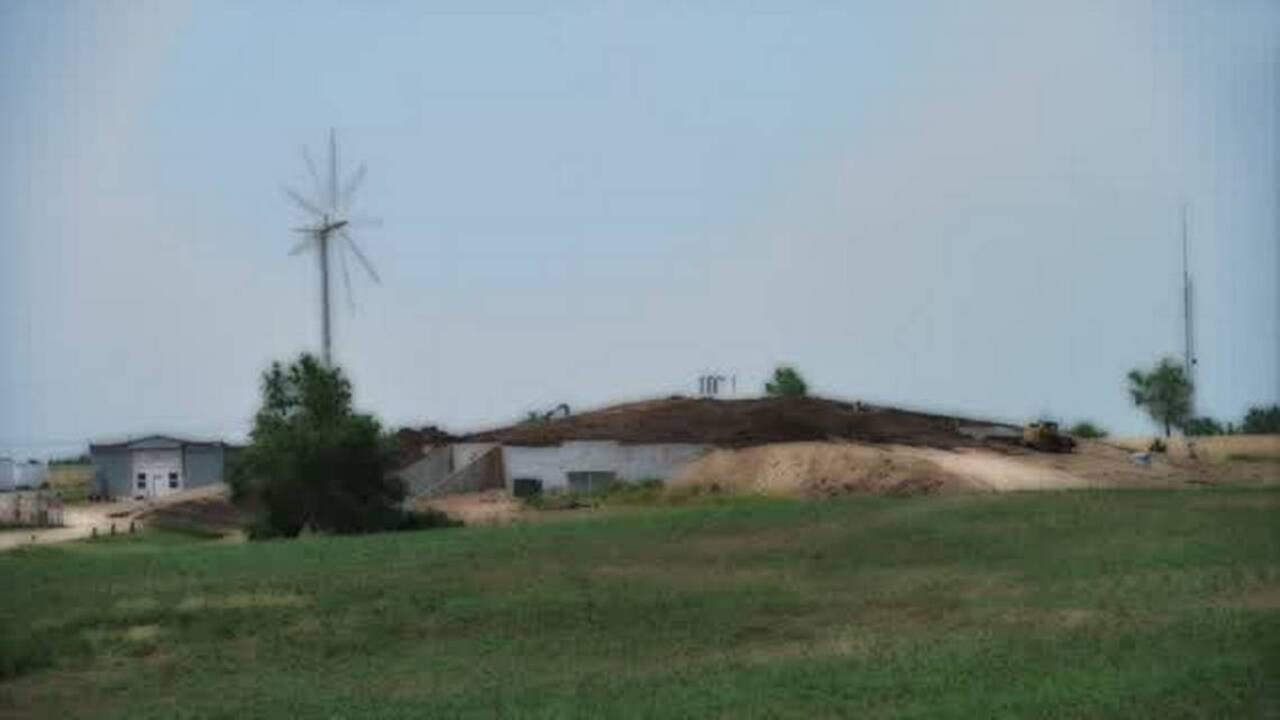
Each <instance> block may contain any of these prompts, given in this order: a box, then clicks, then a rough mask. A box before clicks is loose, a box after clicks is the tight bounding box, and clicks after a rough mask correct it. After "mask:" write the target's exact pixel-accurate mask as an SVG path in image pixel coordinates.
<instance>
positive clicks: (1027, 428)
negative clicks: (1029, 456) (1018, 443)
mask: <svg viewBox="0 0 1280 720" xmlns="http://www.w3.org/2000/svg"><path fill="white" fill-rule="evenodd" d="M1022 444H1023V445H1025V446H1027V447H1029V448H1035V449H1036V450H1040V451H1042V452H1057V453H1069V452H1071V451H1072V450H1075V447H1076V440H1075V438H1073V437H1071V436H1070V435H1067V434H1066V433H1064V432H1062V431H1060V430H1058V423H1056V422H1053V421H1051V420H1039V421H1037V422H1029V423H1027V424H1026V425H1023V426H1022Z"/></svg>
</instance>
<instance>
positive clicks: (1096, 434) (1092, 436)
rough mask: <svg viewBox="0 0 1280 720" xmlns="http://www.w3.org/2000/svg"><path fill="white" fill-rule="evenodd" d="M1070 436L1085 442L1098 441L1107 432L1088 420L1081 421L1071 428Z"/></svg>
mask: <svg viewBox="0 0 1280 720" xmlns="http://www.w3.org/2000/svg"><path fill="white" fill-rule="evenodd" d="M1069 432H1070V433H1071V434H1072V435H1075V436H1076V437H1078V438H1084V439H1086V440H1098V439H1101V438H1104V437H1106V436H1107V431H1106V430H1104V429H1102V428H1101V427H1099V426H1097V425H1094V424H1093V423H1091V422H1089V421H1088V420H1081V421H1080V422H1078V423H1076V424H1075V425H1072V426H1071V430H1070V431H1069Z"/></svg>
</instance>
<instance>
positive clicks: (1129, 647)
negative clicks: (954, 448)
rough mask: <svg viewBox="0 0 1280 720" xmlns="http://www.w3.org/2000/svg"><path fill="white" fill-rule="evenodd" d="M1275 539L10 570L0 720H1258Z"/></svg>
mask: <svg viewBox="0 0 1280 720" xmlns="http://www.w3.org/2000/svg"><path fill="white" fill-rule="evenodd" d="M1278 516H1280V492H1276V491H1238V490H1237V491H1232V490H1205V491H1188V492H1164V493H1160V492H1081V493H1061V494H1014V495H1000V496H967V497H936V498H912V499H886V498H861V499H853V500H843V501H832V502H824V503H817V502H812V503H801V502H763V501H760V502H755V501H749V502H742V503H735V504H731V505H725V506H720V507H693V508H683V509H666V510H661V511H641V512H638V513H636V514H633V515H624V516H620V517H612V518H609V519H607V520H598V519H586V520H575V521H571V522H565V523H549V524H534V525H524V526H514V527H507V528H480V529H464V530H450V531H441V532H425V533H406V534H399V535H383V536H376V537H363V538H346V539H341V538H337V539H313V540H307V541H300V542H294V543H267V544H252V545H215V544H199V543H191V542H185V541H182V540H180V539H178V538H175V537H173V536H168V535H161V536H157V537H148V538H141V539H139V538H124V539H115V540H107V541H98V542H96V543H82V544H78V545H74V546H66V547H63V548H45V549H35V550H30V551H24V552H21V553H17V554H13V553H11V554H7V555H3V556H0V580H2V581H3V585H4V587H5V588H6V590H5V592H3V593H0V621H2V622H3V630H2V634H0V642H2V643H3V645H0V648H2V650H0V668H5V667H7V668H8V670H7V672H8V673H9V675H10V677H8V679H5V680H0V716H3V715H6V714H14V713H16V714H18V715H31V716H45V717H65V716H80V715H90V714H91V715H94V716H97V717H133V718H142V717H166V718H168V717H264V716H274V717H304V716H312V717H338V716H344V717H357V716H360V717H404V718H411V717H413V718H416V717H433V716H434V717H447V716H476V717H487V716H493V715H522V716H533V717H564V716H576V717H597V716H600V715H612V716H637V717H639V716H648V717H658V716H661V717H679V716H684V717H706V716H720V717H750V716H790V717H804V718H808V717H823V716H836V715H846V714H852V715H856V716H859V717H888V716H892V717H958V718H959V717H989V716H1000V715H1005V716H1027V715H1038V716H1047V717H1123V718H1132V717H1156V718H1162V720H1163V719H1167V718H1174V717H1253V716H1258V715H1262V716H1270V715H1268V714H1269V713H1271V714H1274V713H1280V690H1278V689H1277V683H1276V679H1277V673H1278V672H1280V529H1277V522H1276V521H1277V519H1280V517H1278ZM15 673H16V675H15Z"/></svg>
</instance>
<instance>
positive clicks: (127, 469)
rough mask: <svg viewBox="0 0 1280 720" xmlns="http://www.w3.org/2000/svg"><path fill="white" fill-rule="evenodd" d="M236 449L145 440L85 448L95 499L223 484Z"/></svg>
mask: <svg viewBox="0 0 1280 720" xmlns="http://www.w3.org/2000/svg"><path fill="white" fill-rule="evenodd" d="M235 450H236V448H235V447H233V446H231V445H228V444H226V443H224V442H220V441H200V440H188V439H183V438H177V437H172V436H169V435H148V436H146V437H142V438H138V439H136V440H129V441H126V442H120V443H96V444H92V445H90V446H89V455H90V457H91V458H92V459H93V476H94V483H95V486H96V488H97V491H98V493H99V494H100V495H103V496H106V497H114V498H126V497H131V498H139V499H146V498H155V497H163V496H165V495H169V494H170V493H175V492H180V491H182V490H190V489H192V488H198V487H204V486H205V485H213V484H216V483H220V482H224V481H225V480H226V474H227V470H228V462H227V460H228V457H229V456H230V455H231V454H233V453H234V452H235Z"/></svg>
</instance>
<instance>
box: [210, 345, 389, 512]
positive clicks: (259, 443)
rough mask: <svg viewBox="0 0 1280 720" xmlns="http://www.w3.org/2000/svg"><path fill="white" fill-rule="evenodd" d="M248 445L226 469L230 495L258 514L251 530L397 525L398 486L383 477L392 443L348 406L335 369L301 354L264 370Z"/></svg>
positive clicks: (347, 388)
mask: <svg viewBox="0 0 1280 720" xmlns="http://www.w3.org/2000/svg"><path fill="white" fill-rule="evenodd" d="M250 438H251V444H250V445H249V447H248V448H246V449H245V451H244V452H243V454H242V455H241V456H240V457H239V458H238V461H237V462H236V465H235V472H234V473H233V475H232V492H233V498H234V499H235V500H236V501H237V502H239V503H242V504H246V505H248V506H249V507H251V508H252V509H253V510H254V512H255V513H256V518H257V519H256V523H255V525H254V528H253V535H254V536H255V537H272V536H285V537H294V536H296V535H297V534H298V533H299V532H301V531H302V530H303V528H306V527H310V528H312V529H315V530H320V531H327V532H336V533H357V532H367V531H372V530H386V529H392V528H395V527H399V526H401V525H402V524H403V523H404V522H405V515H404V513H403V511H402V510H401V509H400V501H401V500H403V499H404V486H403V484H402V483H401V482H400V481H399V480H397V479H395V478H391V477H388V475H387V470H388V468H389V466H390V462H391V458H392V455H393V453H394V449H393V447H392V444H391V443H390V441H389V440H388V439H387V438H386V437H384V436H383V434H382V430H381V428H380V427H379V424H378V421H377V420H376V419H374V418H373V417H372V416H370V415H361V414H357V413H355V412H353V411H352V409H351V383H350V382H349V381H348V380H347V378H346V376H345V375H343V373H342V371H341V370H340V369H338V368H330V367H325V366H324V365H323V364H321V363H320V362H319V361H318V360H317V359H316V358H315V357H313V356H311V355H306V354H304V355H302V356H301V357H299V358H298V360H297V361H295V362H293V363H292V364H290V365H289V366H288V367H284V366H282V365H281V364H280V363H278V362H277V363H272V365H271V368H270V369H269V370H267V371H266V372H265V373H263V376H262V407H261V408H260V409H259V410H258V413H257V415H256V416H255V417H254V421H253V432H252V433H251V435H250Z"/></svg>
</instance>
